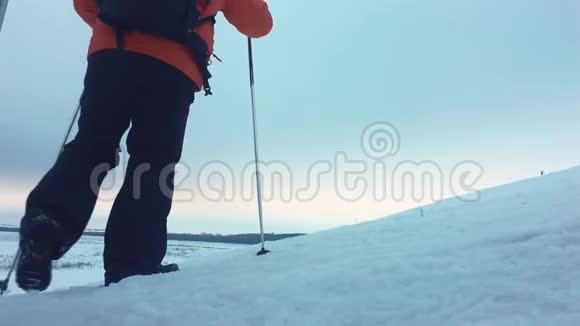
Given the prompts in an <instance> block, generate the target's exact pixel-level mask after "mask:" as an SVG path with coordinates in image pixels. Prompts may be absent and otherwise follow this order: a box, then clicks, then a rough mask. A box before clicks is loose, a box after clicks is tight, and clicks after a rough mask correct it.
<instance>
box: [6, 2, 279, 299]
mask: <svg viewBox="0 0 580 326" xmlns="http://www.w3.org/2000/svg"><path fill="white" fill-rule="evenodd" d="M166 3H169V2H166V1H164V0H140V1H130V0H74V7H75V9H76V11H77V12H78V14H79V16H80V17H81V18H82V19H83V20H84V21H85V22H86V23H87V24H88V25H89V26H90V27H91V29H92V37H91V41H90V45H89V50H88V67H87V72H86V75H85V79H84V92H83V94H82V96H81V100H80V117H79V121H78V133H77V134H76V136H75V138H74V139H73V140H72V141H71V142H69V143H68V144H66V145H65V146H64V148H63V151H62V153H61V154H60V156H59V158H58V160H57V162H56V163H55V165H54V166H53V167H52V168H51V169H50V170H49V171H48V173H47V174H46V175H45V176H44V177H43V178H42V180H41V181H40V183H39V184H38V185H37V186H36V187H35V188H34V189H33V190H32V192H31V193H30V195H29V197H28V199H27V202H26V212H25V215H24V217H23V218H22V221H21V225H20V251H21V254H20V258H19V261H18V264H17V267H16V281H17V283H18V285H19V286H20V287H21V288H22V289H24V290H27V291H29V290H38V291H43V290H45V289H46V288H47V287H48V286H49V284H50V281H51V274H52V261H53V260H58V259H59V258H61V257H62V256H63V255H64V254H65V253H66V252H67V251H68V250H69V249H70V248H71V246H73V245H74V243H75V242H76V241H77V240H78V239H79V238H80V236H81V235H82V233H83V231H84V230H85V228H86V226H87V223H88V221H89V219H90V216H91V214H92V212H93V209H94V207H95V203H96V201H97V198H98V188H99V187H100V185H101V183H102V182H103V179H104V178H105V176H106V174H107V171H109V170H111V169H113V168H115V167H116V165H117V164H118V159H117V155H118V153H117V150H118V148H119V142H120V140H121V137H122V136H123V134H124V133H125V131H127V130H128V129H129V133H128V137H127V151H128V153H129V155H130V158H129V162H128V165H127V170H126V177H125V180H124V183H123V186H122V187H121V190H120V191H119V194H118V195H117V197H116V199H115V201H114V204H113V207H112V210H111V212H110V216H109V220H108V223H107V228H106V232H105V249H104V254H103V256H104V257H103V259H104V267H105V280H104V281H105V285H107V286H108V285H109V284H112V283H117V282H119V281H121V280H122V279H124V278H127V277H130V276H134V275H151V274H156V273H163V272H169V271H174V270H176V269H177V266H176V265H167V266H163V265H161V262H162V260H163V258H164V256H165V253H166V249H167V216H168V215H169V212H170V210H171V202H172V195H173V187H174V185H173V174H174V165H175V164H176V163H177V162H178V161H179V160H180V157H181V151H182V145H183V138H184V134H185V128H186V122H187V117H188V113H189V106H190V105H191V104H192V103H193V100H194V94H195V93H196V92H199V91H203V92H204V93H205V95H211V93H212V92H211V87H210V84H209V78H210V77H211V75H210V73H209V72H208V69H207V64H208V61H209V59H210V55H211V54H212V52H213V37H214V24H215V15H216V14H217V13H218V12H222V13H223V15H224V16H225V18H226V20H227V21H228V22H229V23H231V24H232V25H234V26H235V27H236V28H237V29H238V30H239V31H240V32H241V33H243V34H245V35H246V36H248V37H252V38H258V37H262V36H265V35H267V34H268V33H269V32H270V30H271V28H272V17H271V15H270V12H269V9H268V5H267V4H266V2H265V1H264V0H197V1H196V0H174V1H171V6H169V5H167V4H166ZM129 126H131V127H130V128H129ZM103 167H104V168H103Z"/></svg>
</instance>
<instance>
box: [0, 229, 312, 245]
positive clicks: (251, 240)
mask: <svg viewBox="0 0 580 326" xmlns="http://www.w3.org/2000/svg"><path fill="white" fill-rule="evenodd" d="M0 232H18V228H15V227H8V226H0ZM84 235H90V236H96V237H103V236H105V232H103V231H93V230H89V231H86V232H85V233H84ZM301 235H304V233H285V234H275V233H266V234H264V238H265V239H266V241H277V240H282V239H286V238H292V237H298V236H301ZM167 238H168V239H169V240H177V241H198V242H219V243H234V244H248V245H253V244H258V243H260V234H258V233H243V234H226V235H223V234H219V233H201V234H189V233H169V234H167Z"/></svg>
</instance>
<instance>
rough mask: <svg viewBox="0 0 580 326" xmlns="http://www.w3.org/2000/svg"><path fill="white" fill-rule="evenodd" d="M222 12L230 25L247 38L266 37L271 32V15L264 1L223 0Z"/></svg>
mask: <svg viewBox="0 0 580 326" xmlns="http://www.w3.org/2000/svg"><path fill="white" fill-rule="evenodd" d="M222 12H223V14H224V16H225V18H226V19H227V20H228V22H230V24H232V25H234V26H235V27H236V28H237V29H238V31H240V33H242V34H245V35H246V36H248V37H252V38H258V37H262V36H266V35H267V34H268V33H270V31H271V30H272V25H273V22H272V15H271V14H270V10H269V9H268V4H267V3H266V1H265V0H225V4H224V7H223V8H222Z"/></svg>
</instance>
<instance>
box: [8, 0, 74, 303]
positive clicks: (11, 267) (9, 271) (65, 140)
mask: <svg viewBox="0 0 580 326" xmlns="http://www.w3.org/2000/svg"><path fill="white" fill-rule="evenodd" d="M0 1H2V0H0ZM81 98H82V96H81ZM80 110H81V101H80V100H79V104H78V106H77V109H76V111H75V114H74V116H73V118H72V121H71V123H70V125H69V126H68V129H67V131H66V135H65V137H64V142H63V143H62V145H61V146H60V150H59V151H58V155H57V157H56V158H57V160H58V157H59V156H60V154H61V153H62V151H63V150H64V146H65V145H66V142H67V141H68V138H69V136H70V133H71V131H72V128H73V126H74V124H75V121H76V120H77V117H78V115H79V112H80ZM20 254H21V250H20V245H19V246H18V250H17V251H16V255H14V260H13V261H12V265H10V269H9V270H8V274H7V275H6V279H4V280H3V281H0V296H2V295H4V293H6V291H7V290H8V284H9V283H10V278H11V277H12V273H13V272H14V269H15V268H16V265H17V264H18V260H19V259H20Z"/></svg>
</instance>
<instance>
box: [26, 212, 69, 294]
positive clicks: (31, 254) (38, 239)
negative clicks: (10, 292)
mask: <svg viewBox="0 0 580 326" xmlns="http://www.w3.org/2000/svg"><path fill="white" fill-rule="evenodd" d="M63 238H64V231H63V229H62V227H61V226H60V225H59V224H58V223H57V222H56V221H55V220H54V219H52V218H51V217H49V216H48V215H46V214H45V213H43V212H42V211H41V210H38V209H31V210H29V211H28V212H27V213H26V215H25V216H24V217H23V218H22V221H21V222H20V256H19V258H18V264H17V265H16V283H17V284H18V286H19V287H20V288H21V289H23V290H24V291H44V290H46V289H47V288H48V286H49V285H50V281H51V279H52V261H53V260H55V259H57V258H58V257H59V256H60V254H59V253H60V251H61V250H62V244H63Z"/></svg>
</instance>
